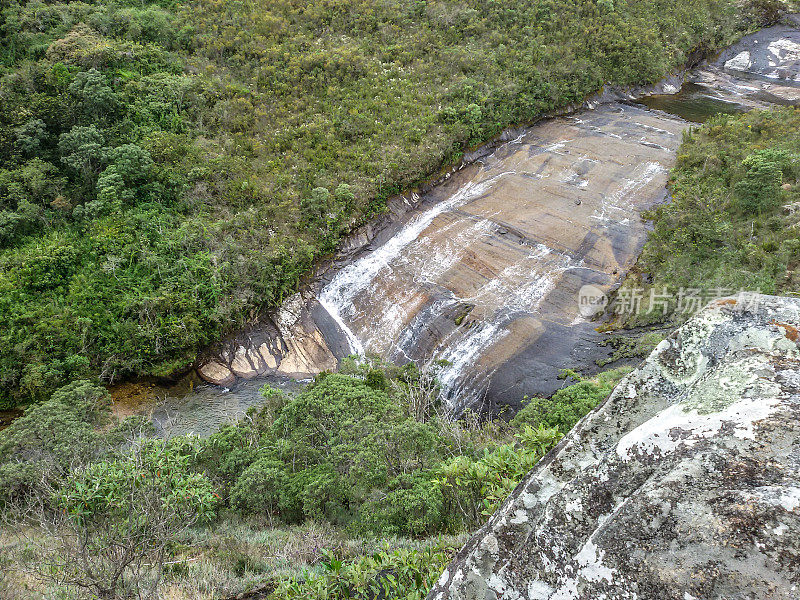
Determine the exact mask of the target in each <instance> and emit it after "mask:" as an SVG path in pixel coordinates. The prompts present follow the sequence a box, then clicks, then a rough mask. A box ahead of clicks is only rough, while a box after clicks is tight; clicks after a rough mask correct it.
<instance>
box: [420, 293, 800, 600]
mask: <svg viewBox="0 0 800 600" xmlns="http://www.w3.org/2000/svg"><path fill="white" fill-rule="evenodd" d="M798 330H800V301H798V300H795V299H787V298H776V297H770V296H761V295H754V296H748V297H739V298H730V299H725V300H721V301H718V302H716V303H714V304H712V305H711V306H709V307H708V308H706V309H705V310H704V311H703V312H702V313H701V314H700V315H699V316H697V317H696V318H694V319H692V320H691V321H690V322H688V323H687V324H686V325H684V326H683V327H681V328H680V329H679V330H678V331H676V332H675V333H674V334H673V335H672V336H671V337H670V338H669V339H667V340H665V341H663V342H662V343H661V344H659V346H658V347H657V348H656V350H655V351H654V352H653V353H652V355H651V356H650V357H649V358H648V359H647V360H646V361H645V362H644V363H643V365H642V366H641V367H640V368H639V369H637V370H636V371H634V372H633V373H631V374H630V375H629V376H628V377H626V378H625V379H624V380H623V381H622V382H621V383H620V384H619V385H618V386H617V388H616V389H615V391H614V392H613V394H612V395H611V397H610V398H609V399H608V400H607V401H606V402H605V403H604V404H602V405H601V406H600V407H598V408H597V409H596V410H595V411H593V412H592V413H590V414H589V415H587V417H586V418H584V419H583V420H582V421H581V422H580V423H579V424H578V425H577V426H576V427H575V428H574V429H573V430H572V431H571V432H570V433H569V435H567V436H566V437H565V438H564V439H563V440H562V442H561V443H560V444H559V446H558V447H557V448H555V449H554V450H553V452H551V453H550V454H549V455H548V456H547V457H545V459H543V460H542V461H541V462H540V463H539V464H538V465H537V467H536V468H534V469H533V471H532V472H531V473H530V474H529V475H528V476H527V477H526V479H525V480H524V481H523V482H522V483H521V484H520V485H519V486H518V487H517V489H516V490H515V491H514V492H513V494H512V495H511V496H510V497H509V498H508V499H507V501H506V502H505V503H504V505H503V506H502V507H501V508H500V510H498V512H497V513H496V514H495V515H494V516H493V517H492V518H491V519H490V520H489V522H488V523H487V524H486V525H485V526H484V527H483V528H482V529H481V530H480V531H479V532H478V533H477V534H476V535H475V536H474V537H473V538H472V539H471V540H470V541H469V543H467V545H466V546H465V547H464V548H463V549H462V550H461V552H460V553H459V554H458V555H457V557H456V558H455V560H454V562H453V563H452V564H451V565H450V566H449V567H448V568H447V570H446V571H445V572H444V573H443V574H442V576H441V578H440V579H439V582H438V584H437V585H436V586H435V587H434V589H433V590H432V591H431V593H430V596H429V600H444V599H445V598H452V599H456V598H458V599H464V600H494V599H495V598H508V599H513V600H516V599H527V600H541V599H549V600H564V599H572V598H580V599H587V600H600V599H606V600H613V599H622V598H625V599H631V600H633V599H639V600H647V599H652V600H672V599H674V600H692V599H698V600H699V599H703V600H705V599H709V598H719V599H725V600H734V599H744V598H748V599H759V600H765V599H773V598H775V599H778V598H780V599H794V600H797V599H800V349H799V348H798V339H800V333H799V331H798Z"/></svg>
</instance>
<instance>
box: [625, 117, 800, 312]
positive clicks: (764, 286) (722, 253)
mask: <svg viewBox="0 0 800 600" xmlns="http://www.w3.org/2000/svg"><path fill="white" fill-rule="evenodd" d="M798 152H800V113H798V111H797V110H796V109H794V108H776V109H772V110H767V111H752V112H750V113H746V114H742V115H735V116H733V115H718V116H716V117H714V118H712V119H710V120H709V121H708V122H706V123H705V124H704V125H703V126H702V127H700V128H698V129H696V130H693V131H691V132H689V133H687V134H685V135H684V139H683V143H682V144H681V147H680V150H679V152H678V161H677V164H676V165H675V168H674V169H673V172H672V176H671V181H670V190H671V192H672V201H671V202H669V203H667V204H664V205H662V206H660V207H658V208H657V209H655V210H654V211H652V212H651V214H650V217H651V218H652V219H653V221H654V228H653V232H652V233H651V234H650V236H649V238H648V241H647V243H646V244H645V247H644V250H643V253H642V256H641V258H640V260H639V264H638V265H637V270H638V272H640V273H647V274H648V275H649V278H648V279H649V281H648V283H644V282H641V281H638V280H637V279H636V278H635V277H629V278H628V281H627V282H626V286H627V287H638V288H641V291H640V294H641V295H642V296H643V298H644V299H645V302H644V305H643V310H642V312H640V313H639V314H635V315H628V316H627V317H626V318H625V319H623V322H624V323H625V324H626V325H628V326H635V325H643V324H648V323H650V322H661V321H665V320H671V321H675V322H680V321H682V320H685V319H686V318H687V317H688V316H691V314H692V311H687V310H679V307H678V300H679V291H680V289H681V288H683V289H684V290H690V291H691V290H694V293H695V295H696V296H698V297H700V298H701V299H702V298H704V297H706V295H708V296H712V297H713V294H714V292H715V290H729V291H728V292H727V293H728V294H731V293H736V292H737V291H739V290H744V291H760V292H763V293H768V294H775V293H781V292H796V291H798V290H800V273H798V271H797V266H798V262H797V260H798V256H797V254H796V251H795V249H796V248H797V247H798V244H800V229H798V228H797V227H796V223H797V213H796V208H795V206H796V205H795V203H797V202H798V201H800V196H798V193H799V190H798V186H797V182H796V179H797V176H798V173H800V163H799V162H798V158H797V157H798ZM782 182H783V183H784V186H783V187H786V188H788V189H782V186H781V183H782ZM784 205H785V206H787V208H786V209H784ZM663 290H667V292H669V293H671V294H672V296H673V299H672V301H671V302H670V303H669V304H668V305H667V306H663V307H662V306H659V307H658V308H656V307H650V306H648V304H649V302H648V300H647V299H648V298H649V297H650V295H651V293H655V294H662V293H663ZM717 295H719V294H717ZM703 304H705V302H703V301H701V302H700V305H701V306H702V305H703ZM684 308H685V307H684ZM697 308H699V306H698V307H697ZM651 309H652V310H651Z"/></svg>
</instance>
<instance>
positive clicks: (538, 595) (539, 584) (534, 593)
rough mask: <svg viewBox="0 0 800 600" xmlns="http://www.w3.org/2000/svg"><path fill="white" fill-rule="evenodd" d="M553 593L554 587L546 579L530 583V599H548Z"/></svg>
mask: <svg viewBox="0 0 800 600" xmlns="http://www.w3.org/2000/svg"><path fill="white" fill-rule="evenodd" d="M552 594H553V588H551V587H550V586H549V585H547V584H546V583H545V582H544V581H538V580H537V581H531V582H530V583H529V584H528V600H548V598H550V596H551V595H552Z"/></svg>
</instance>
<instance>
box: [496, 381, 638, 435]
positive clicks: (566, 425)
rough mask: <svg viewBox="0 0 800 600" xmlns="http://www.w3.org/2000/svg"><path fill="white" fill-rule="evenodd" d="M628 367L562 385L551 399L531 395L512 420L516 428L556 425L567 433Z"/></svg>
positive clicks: (606, 393) (611, 387)
mask: <svg viewBox="0 0 800 600" xmlns="http://www.w3.org/2000/svg"><path fill="white" fill-rule="evenodd" d="M629 371H630V369H615V370H613V371H606V372H605V373H600V374H599V375H598V376H597V377H596V378H594V379H585V380H582V381H579V382H578V383H576V384H574V385H570V386H567V387H565V388H561V389H560V390H558V391H557V392H556V393H555V394H553V395H552V397H550V398H531V399H529V400H527V403H526V404H525V406H524V407H523V408H522V410H520V411H519V412H518V413H517V414H516V415H515V416H514V418H513V419H512V421H511V423H512V425H514V426H516V427H520V428H521V427H525V426H533V427H546V428H556V429H558V430H559V431H560V432H561V433H562V434H564V433H566V432H568V431H569V430H570V429H572V428H573V427H574V426H575V423H577V422H578V421H579V420H580V419H581V418H583V417H584V416H585V415H586V414H588V413H589V411H590V410H592V409H593V408H594V407H595V406H597V405H598V404H599V403H600V402H601V401H603V400H605V399H606V398H607V397H608V395H609V394H610V393H611V391H612V390H613V389H614V386H616V385H617V383H619V381H620V379H622V377H623V376H624V375H625V374H626V373H628V372H629Z"/></svg>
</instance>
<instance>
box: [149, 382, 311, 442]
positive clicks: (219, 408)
mask: <svg viewBox="0 0 800 600" xmlns="http://www.w3.org/2000/svg"><path fill="white" fill-rule="evenodd" d="M264 385H270V386H272V387H274V388H278V389H281V390H284V391H286V392H291V391H295V390H297V389H299V388H300V387H301V386H302V385H303V384H302V382H298V381H293V380H287V379H282V378H277V377H260V378H257V379H252V380H250V381H243V382H241V383H239V384H237V385H236V386H235V387H234V388H232V389H229V388H221V387H217V386H215V385H209V384H206V383H204V384H200V385H197V386H195V387H194V388H193V389H192V390H191V391H189V392H187V393H185V394H180V395H175V396H167V397H166V398H165V399H164V400H163V401H161V402H160V403H158V404H157V405H156V406H155V408H153V409H152V412H151V415H152V419H153V424H154V425H155V426H156V431H157V432H158V434H159V435H161V436H164V437H172V436H176V435H185V434H189V433H191V434H195V435H199V436H207V435H211V434H212V433H214V432H215V431H216V430H218V429H219V428H220V427H221V426H222V425H224V424H225V423H230V422H236V421H238V420H239V419H241V418H242V417H243V416H244V415H245V413H246V412H247V409H248V408H250V407H251V406H255V407H258V406H261V405H262V404H263V402H264V399H263V398H262V396H261V393H260V390H261V388H262V387H263V386H264Z"/></svg>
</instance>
